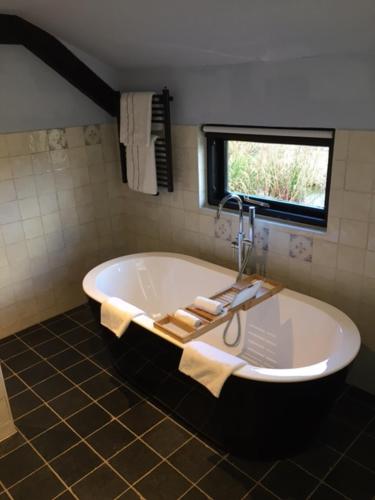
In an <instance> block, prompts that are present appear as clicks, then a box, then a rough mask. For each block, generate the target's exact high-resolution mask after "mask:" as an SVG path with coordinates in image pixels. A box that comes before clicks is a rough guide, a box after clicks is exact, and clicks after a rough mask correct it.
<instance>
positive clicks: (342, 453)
mask: <svg viewBox="0 0 375 500" xmlns="http://www.w3.org/2000/svg"><path fill="white" fill-rule="evenodd" d="M374 421H375V417H372V418H371V419H370V420H369V422H367V424H366V425H365V426H364V427H363V428H362V430H361V431H360V432H359V433H358V435H357V436H356V437H355V438H354V439H353V440H352V441H351V442H350V443H349V445H348V446H347V447H346V448H345V450H344V451H343V452H341V454H340V456H339V458H338V459H337V461H336V462H335V463H334V464H333V465H332V467H331V468H330V470H329V471H328V472H327V473H326V474H324V476H323V477H322V478H321V480H320V482H319V483H318V485H317V486H316V488H314V490H313V491H312V492H311V493H310V495H309V496H308V499H307V500H309V499H310V498H311V497H312V495H313V494H314V493H315V492H316V490H317V489H318V488H319V486H321V485H322V484H324V485H327V486H329V487H330V488H332V489H333V490H335V491H336V492H338V493H340V494H341V495H344V496H346V495H345V494H343V493H341V491H340V490H337V489H336V488H335V487H334V486H331V485H330V484H329V483H326V479H327V477H328V476H329V474H330V473H331V472H332V471H333V470H334V469H335V467H336V466H337V465H338V464H339V463H340V462H341V461H342V459H343V458H345V457H347V455H346V453H347V451H348V450H349V449H350V448H351V447H352V446H353V444H354V443H355V442H356V441H357V440H358V439H359V438H360V437H361V436H362V434H364V433H365V432H366V429H367V428H368V427H369V426H370V425H371V424H372V423H373V422H374ZM347 458H350V457H347ZM356 463H357V464H358V465H360V466H361V467H363V465H362V464H360V463H359V462H356ZM365 469H367V470H371V469H368V468H367V467H365ZM371 472H373V471H371ZM347 498H349V497H347Z"/></svg>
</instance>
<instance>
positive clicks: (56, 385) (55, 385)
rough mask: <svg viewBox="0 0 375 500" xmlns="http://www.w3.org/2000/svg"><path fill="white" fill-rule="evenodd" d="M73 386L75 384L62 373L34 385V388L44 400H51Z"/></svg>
mask: <svg viewBox="0 0 375 500" xmlns="http://www.w3.org/2000/svg"><path fill="white" fill-rule="evenodd" d="M72 387H73V384H72V383H71V382H70V381H69V380H68V379H67V378H65V377H64V376H63V375H60V373H57V374H56V375H53V376H52V377H50V378H48V379H47V380H44V381H43V382H39V384H36V385H34V386H33V390H34V391H35V392H36V393H37V394H38V396H40V397H41V398H42V399H43V400H44V401H49V400H50V399H53V398H55V397H57V396H59V395H60V394H62V393H63V392H66V391H68V390H69V389H71V388H72Z"/></svg>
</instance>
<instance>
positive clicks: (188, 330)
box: [154, 274, 284, 343]
mask: <svg viewBox="0 0 375 500" xmlns="http://www.w3.org/2000/svg"><path fill="white" fill-rule="evenodd" d="M258 280H261V281H263V285H262V286H261V288H260V289H259V290H258V292H257V294H256V296H255V297H253V298H251V299H248V298H246V297H245V291H246V290H247V289H248V288H249V287H251V286H252V285H253V284H254V283H255V282H256V281H258ZM283 288H284V287H283V285H282V284H281V283H278V282H276V281H272V280H269V279H268V278H264V277H263V276H259V275H258V274H252V275H250V276H246V278H244V279H242V280H241V281H239V282H238V283H233V284H232V285H231V286H229V287H227V288H225V289H224V290H221V291H219V292H217V293H215V294H214V295H211V297H209V298H210V299H213V300H217V301H219V302H221V304H222V306H223V312H222V313H220V314H218V315H216V316H215V315H213V314H210V313H209V312H206V311H203V310H202V309H198V308H197V307H195V306H194V305H193V304H190V305H188V306H185V307H184V308H182V309H185V310H186V311H187V312H190V313H193V314H194V315H195V316H197V317H198V318H199V319H200V320H201V325H199V326H198V327H197V328H194V327H192V326H189V325H187V324H186V323H184V322H182V321H180V320H179V319H177V318H175V317H174V316H173V315H172V314H167V315H166V316H164V317H163V318H160V319H159V320H157V321H154V326H155V327H156V328H159V329H160V330H162V331H163V332H164V333H167V334H168V335H170V336H172V337H174V338H175V339H177V340H179V341H181V342H183V343H185V342H189V340H192V339H194V338H196V337H199V336H200V335H202V334H203V333H206V332H208V331H209V330H212V329H213V328H216V327H217V326H219V325H220V324H221V323H224V322H226V321H229V320H230V319H231V317H232V316H233V314H234V313H235V312H237V311H239V310H243V311H247V310H248V309H250V308H251V307H254V306H256V305H257V304H259V303H260V302H263V301H264V300H267V299H269V298H270V297H272V296H273V295H275V294H276V293H278V292H280V290H282V289H283ZM241 292H243V293H242V294H241ZM241 295H242V296H243V297H244V299H243V300H241Z"/></svg>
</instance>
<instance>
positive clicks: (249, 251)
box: [223, 245, 254, 347]
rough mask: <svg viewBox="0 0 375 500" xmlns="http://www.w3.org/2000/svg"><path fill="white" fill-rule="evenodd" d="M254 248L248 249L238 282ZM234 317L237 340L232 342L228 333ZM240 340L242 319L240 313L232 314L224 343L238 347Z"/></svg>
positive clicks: (250, 246) (225, 330) (226, 327)
mask: <svg viewBox="0 0 375 500" xmlns="http://www.w3.org/2000/svg"><path fill="white" fill-rule="evenodd" d="M253 248H254V245H249V246H248V247H247V250H246V255H245V258H244V260H243V262H242V266H241V269H240V270H239V273H238V275H237V279H236V281H240V279H241V278H242V275H243V273H244V272H245V270H246V267H247V264H248V262H249V259H250V256H251V254H252V251H253ZM234 316H236V319H237V334H236V338H235V339H234V340H233V341H230V340H228V331H229V327H230V325H231V324H232V321H233V318H234ZM240 340H241V318H240V312H239V311H237V312H236V313H235V314H232V316H231V318H230V319H229V321H228V322H227V324H226V325H225V328H224V332H223V341H224V344H225V345H226V346H228V347H236V346H238V344H239V343H240Z"/></svg>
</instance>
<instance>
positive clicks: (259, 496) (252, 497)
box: [244, 486, 292, 500]
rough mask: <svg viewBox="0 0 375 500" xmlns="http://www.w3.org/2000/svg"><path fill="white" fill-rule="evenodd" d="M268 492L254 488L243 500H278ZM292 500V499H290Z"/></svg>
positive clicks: (261, 488) (257, 487)
mask: <svg viewBox="0 0 375 500" xmlns="http://www.w3.org/2000/svg"><path fill="white" fill-rule="evenodd" d="M278 499H279V497H276V496H275V495H274V494H273V493H271V492H270V491H267V490H266V489H265V488H263V487H262V486H255V488H253V489H252V490H251V491H250V492H249V493H248V494H247V495H246V496H245V497H244V500H278ZM290 500H292V499H290Z"/></svg>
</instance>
